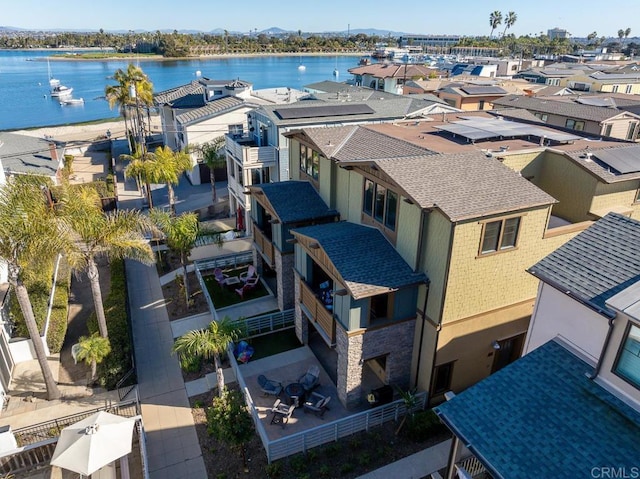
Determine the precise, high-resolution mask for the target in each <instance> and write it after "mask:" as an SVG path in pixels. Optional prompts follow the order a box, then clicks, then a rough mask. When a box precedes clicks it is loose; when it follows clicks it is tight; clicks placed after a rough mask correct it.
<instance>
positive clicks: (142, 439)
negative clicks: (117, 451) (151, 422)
mask: <svg viewBox="0 0 640 479" xmlns="http://www.w3.org/2000/svg"><path fill="white" fill-rule="evenodd" d="M136 429H137V430H138V444H139V447H140V459H141V462H142V477H143V479H149V460H148V458H147V436H146V433H145V431H144V427H142V419H140V420H139V421H136Z"/></svg>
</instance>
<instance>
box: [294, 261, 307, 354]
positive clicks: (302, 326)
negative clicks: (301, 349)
mask: <svg viewBox="0 0 640 479" xmlns="http://www.w3.org/2000/svg"><path fill="white" fill-rule="evenodd" d="M293 286H294V291H295V293H294V294H295V296H294V299H295V301H294V307H295V310H296V313H295V314H296V336H297V337H298V340H299V341H300V342H301V343H302V344H308V343H309V321H308V320H307V317H306V316H304V315H303V314H302V308H300V301H298V298H300V275H299V274H298V272H297V271H295V270H293Z"/></svg>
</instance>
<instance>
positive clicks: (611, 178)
mask: <svg viewBox="0 0 640 479" xmlns="http://www.w3.org/2000/svg"><path fill="white" fill-rule="evenodd" d="M621 145H622V146H612V147H608V148H598V149H596V148H589V149H588V150H575V151H569V152H566V153H565V154H566V155H568V156H569V158H571V159H572V160H573V161H574V162H575V163H576V164H578V165H579V166H581V167H582V168H584V169H586V170H587V171H589V172H591V173H593V174H594V175H596V176H597V177H598V178H600V179H601V180H602V181H604V182H605V183H617V182H620V181H629V180H637V179H640V172H635V173H623V174H620V173H617V172H615V171H613V170H612V169H611V168H609V167H607V165H606V164H602V163H601V162H599V161H598V160H597V155H598V151H603V150H605V151H606V150H611V149H624V150H629V151H630V152H632V154H636V153H635V152H636V151H637V152H638V153H637V154H636V155H638V154H640V145H635V144H634V145H629V144H628V143H626V144H625V143H621ZM589 155H590V157H589Z"/></svg>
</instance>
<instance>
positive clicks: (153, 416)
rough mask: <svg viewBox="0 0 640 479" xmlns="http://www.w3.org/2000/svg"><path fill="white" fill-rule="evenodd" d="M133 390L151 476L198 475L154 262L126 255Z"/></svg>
mask: <svg viewBox="0 0 640 479" xmlns="http://www.w3.org/2000/svg"><path fill="white" fill-rule="evenodd" d="M126 267H127V285H128V290H129V305H130V307H131V322H132V328H133V342H134V348H135V357H136V362H137V375H138V391H139V395H140V401H141V403H142V419H143V421H144V427H145V431H146V435H147V453H148V456H149V472H150V476H151V478H152V479H165V478H166V479H169V478H171V479H180V478H185V479H187V478H188V479H192V478H193V479H200V478H203V479H204V478H206V477H207V472H206V470H205V466H204V460H203V458H202V452H201V450H200V444H199V443H198V437H197V435H196V431H195V428H194V422H193V416H192V415H191V408H190V406H189V400H188V398H187V393H186V390H185V386H184V381H183V379H182V373H181V372H180V366H179V364H178V359H177V358H176V357H175V356H172V355H171V346H172V345H173V335H172V333H171V327H170V325H169V316H168V314H167V310H166V308H165V306H164V298H163V297H162V289H161V287H160V281H159V279H158V275H157V273H156V269H155V266H144V265H142V264H140V263H138V262H135V261H129V260H128V261H127V262H126Z"/></svg>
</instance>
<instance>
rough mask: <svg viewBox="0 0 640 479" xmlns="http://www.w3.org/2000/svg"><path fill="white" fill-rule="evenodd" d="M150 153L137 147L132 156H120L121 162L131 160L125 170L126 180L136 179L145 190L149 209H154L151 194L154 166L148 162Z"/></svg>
mask: <svg viewBox="0 0 640 479" xmlns="http://www.w3.org/2000/svg"><path fill="white" fill-rule="evenodd" d="M149 158H150V155H149V153H143V151H142V147H141V146H137V147H136V151H135V152H134V153H133V154H132V155H120V159H121V160H129V164H128V165H127V167H126V168H125V169H124V177H125V178H135V179H136V183H138V187H139V188H140V189H144V190H145V196H146V197H147V203H148V204H149V208H153V196H152V192H151V184H150V181H151V177H152V176H153V174H152V171H151V170H152V169H153V165H152V164H151V163H150V162H149V161H148V160H149Z"/></svg>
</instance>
